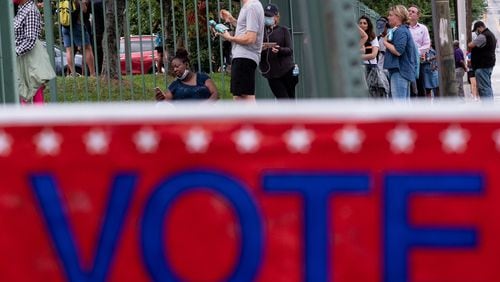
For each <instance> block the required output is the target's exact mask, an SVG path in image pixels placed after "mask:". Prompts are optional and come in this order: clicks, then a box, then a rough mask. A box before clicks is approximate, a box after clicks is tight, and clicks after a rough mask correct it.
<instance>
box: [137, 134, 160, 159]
mask: <svg viewBox="0 0 500 282" xmlns="http://www.w3.org/2000/svg"><path fill="white" fill-rule="evenodd" d="M133 140H134V143H135V147H136V148H137V151H139V152H141V153H144V154H147V153H154V152H156V150H157V149H158V144H159V143H160V137H159V135H158V133H156V132H155V131H154V130H153V129H151V128H142V129H141V130H139V131H138V132H136V133H135V134H134V137H133Z"/></svg>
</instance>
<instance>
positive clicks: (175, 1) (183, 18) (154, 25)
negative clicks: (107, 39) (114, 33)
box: [127, 0, 224, 72]
mask: <svg viewBox="0 0 500 282" xmlns="http://www.w3.org/2000/svg"><path fill="white" fill-rule="evenodd" d="M207 2H208V5H209V6H208V13H207V9H206V6H205V5H206V4H207ZM128 3H129V5H128V10H127V16H128V23H129V26H130V34H153V33H157V32H161V31H163V32H166V33H167V36H166V40H165V41H166V45H167V50H168V54H170V55H169V57H170V58H172V57H173V56H172V55H173V54H174V48H175V49H176V48H177V47H184V48H186V49H187V50H188V52H189V53H190V60H191V65H192V67H193V69H195V70H202V71H205V72H209V71H210V63H212V69H213V70H217V69H218V68H219V67H220V56H221V54H220V50H219V38H214V37H212V36H211V34H210V31H209V30H208V28H207V22H208V20H210V19H215V20H216V21H217V20H218V18H219V17H218V11H219V9H220V8H223V6H221V7H217V4H216V2H215V1H204V0H203V1H200V0H195V1H193V0H171V1H164V2H163V7H162V8H163V10H164V11H163V12H164V15H165V14H167V15H168V17H167V18H163V25H164V28H163V29H162V28H161V23H162V19H161V10H160V3H159V1H150V0H131V1H129V2H128ZM220 3H221V5H223V3H224V1H220ZM170 4H172V5H173V13H172V8H171V6H170ZM184 4H185V8H186V9H185V10H184ZM196 15H197V17H196ZM172 17H173V20H174V21H175V30H173V31H171V30H168V29H169V28H173V23H172ZM196 20H197V21H198V25H196ZM185 26H186V29H185V28H184V27H185ZM167 31H169V32H167ZM197 36H198V38H199V42H197V39H196V38H197ZM185 39H187V45H186V44H185V43H184V42H185V41H186V40H185ZM174 40H175V41H176V42H174ZM208 41H210V46H211V48H209V43H208ZM198 45H199V48H198ZM174 46H175V47H174ZM209 50H210V52H209ZM210 53H211V57H210ZM198 57H199V59H200V66H198Z"/></svg>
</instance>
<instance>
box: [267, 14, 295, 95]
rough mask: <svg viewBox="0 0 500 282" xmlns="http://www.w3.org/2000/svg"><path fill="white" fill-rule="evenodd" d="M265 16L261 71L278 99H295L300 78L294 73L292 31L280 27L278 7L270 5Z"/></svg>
mask: <svg viewBox="0 0 500 282" xmlns="http://www.w3.org/2000/svg"><path fill="white" fill-rule="evenodd" d="M264 15H265V25H266V29H265V31H264V45H263V46H262V52H263V54H262V59H261V60H260V65H259V67H260V71H261V72H262V75H263V76H264V77H265V78H267V82H268V83H269V87H270V88H271V90H272V91H273V94H274V96H275V97H276V98H277V99H295V85H297V83H298V82H299V77H298V74H294V73H293V70H294V68H295V64H294V62H293V46H292V39H291V36H290V30H289V29H288V28H287V27H285V26H282V25H279V21H280V14H279V10H278V6H276V5H274V4H268V5H267V6H266V8H265V9H264Z"/></svg>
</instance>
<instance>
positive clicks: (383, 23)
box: [375, 17, 389, 34]
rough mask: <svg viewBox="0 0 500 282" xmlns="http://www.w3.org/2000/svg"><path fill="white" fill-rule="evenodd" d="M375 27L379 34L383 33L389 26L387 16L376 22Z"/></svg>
mask: <svg viewBox="0 0 500 282" xmlns="http://www.w3.org/2000/svg"><path fill="white" fill-rule="evenodd" d="M375 27H376V29H377V34H381V33H382V32H384V29H385V28H386V27H387V28H389V21H388V20H387V18H385V17H380V18H379V19H378V20H377V22H376V23H375Z"/></svg>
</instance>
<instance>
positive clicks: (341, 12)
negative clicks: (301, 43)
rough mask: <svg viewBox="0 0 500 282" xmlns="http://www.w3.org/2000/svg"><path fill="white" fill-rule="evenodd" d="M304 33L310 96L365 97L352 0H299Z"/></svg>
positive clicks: (365, 91)
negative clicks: (305, 34) (309, 65)
mask: <svg viewBox="0 0 500 282" xmlns="http://www.w3.org/2000/svg"><path fill="white" fill-rule="evenodd" d="M298 2H299V3H300V8H301V9H300V10H301V11H302V18H303V19H304V24H305V29H306V33H307V34H308V39H307V46H305V48H308V50H307V51H306V54H307V55H308V57H309V58H308V62H309V63H310V64H312V65H311V67H310V69H311V71H313V72H314V73H312V74H311V75H310V78H311V79H312V80H313V81H312V82H313V83H312V86H313V89H310V91H312V95H311V96H312V97H325V98H326V97H367V96H368V92H367V89H366V86H365V83H364V74H363V73H362V71H361V59H360V54H359V46H358V42H359V34H358V33H357V32H353V31H354V30H356V22H355V20H354V19H353V16H352V13H353V9H354V7H353V3H352V1H351V0H330V1H298Z"/></svg>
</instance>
